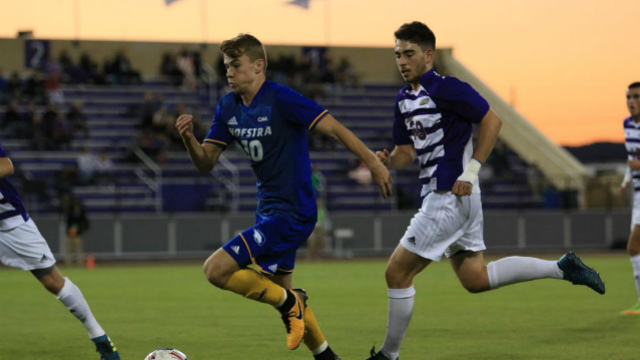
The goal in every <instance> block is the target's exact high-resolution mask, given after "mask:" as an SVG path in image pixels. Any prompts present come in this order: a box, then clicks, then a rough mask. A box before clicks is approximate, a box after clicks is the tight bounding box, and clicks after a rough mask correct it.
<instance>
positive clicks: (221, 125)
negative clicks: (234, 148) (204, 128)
mask: <svg viewBox="0 0 640 360" xmlns="http://www.w3.org/2000/svg"><path fill="white" fill-rule="evenodd" d="M221 114H222V109H221V103H220V104H218V107H216V113H215V115H214V116H213V123H212V124H211V128H210V129H209V134H207V137H205V138H204V143H209V144H216V145H222V146H224V147H227V146H229V145H231V143H232V142H233V141H234V140H235V138H234V137H233V136H231V132H230V131H229V127H228V126H227V120H228V119H224V118H223V117H222V116H221Z"/></svg>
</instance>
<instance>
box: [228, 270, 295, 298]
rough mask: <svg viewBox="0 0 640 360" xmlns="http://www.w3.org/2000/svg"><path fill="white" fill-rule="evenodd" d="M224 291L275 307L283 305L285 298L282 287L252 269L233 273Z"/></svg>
mask: <svg viewBox="0 0 640 360" xmlns="http://www.w3.org/2000/svg"><path fill="white" fill-rule="evenodd" d="M224 289H225V290H229V291H233V292H234V293H236V294H239V295H242V296H244V297H246V298H248V299H252V300H256V301H259V302H261V303H265V304H269V305H273V306H278V305H280V304H282V302H283V301H284V296H285V292H284V289H283V288H282V287H281V286H279V285H278V284H276V283H274V282H273V281H271V280H269V279H268V278H267V277H266V276H264V275H262V274H259V273H258V272H256V271H254V270H251V269H241V270H238V271H236V272H235V273H233V275H232V276H231V279H229V282H228V283H227V285H225V286H224Z"/></svg>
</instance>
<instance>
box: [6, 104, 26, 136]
mask: <svg viewBox="0 0 640 360" xmlns="http://www.w3.org/2000/svg"><path fill="white" fill-rule="evenodd" d="M21 123H22V116H20V114H19V113H18V103H17V102H16V101H15V100H12V101H10V102H9V105H8V106H7V111H5V113H4V118H3V119H2V129H4V130H6V131H7V137H8V138H9V139H18V138H20V135H22V137H24V135H25V134H24V133H23V134H20V127H21Z"/></svg>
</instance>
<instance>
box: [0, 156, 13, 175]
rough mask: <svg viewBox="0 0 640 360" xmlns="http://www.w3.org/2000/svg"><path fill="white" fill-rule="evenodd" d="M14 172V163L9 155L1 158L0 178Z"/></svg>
mask: <svg viewBox="0 0 640 360" xmlns="http://www.w3.org/2000/svg"><path fill="white" fill-rule="evenodd" d="M11 174H13V163H12V162H11V159H9V158H8V157H3V158H0V178H3V177H5V176H9V175H11Z"/></svg>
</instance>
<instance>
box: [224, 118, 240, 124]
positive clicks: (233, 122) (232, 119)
mask: <svg viewBox="0 0 640 360" xmlns="http://www.w3.org/2000/svg"><path fill="white" fill-rule="evenodd" d="M227 124H228V125H238V120H236V117H235V116H234V117H232V118H231V119H229V121H227Z"/></svg>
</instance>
